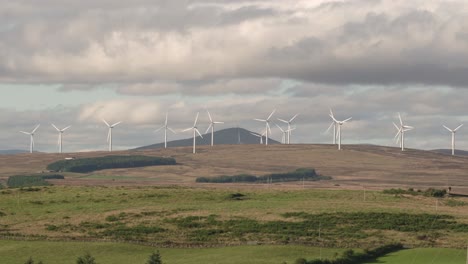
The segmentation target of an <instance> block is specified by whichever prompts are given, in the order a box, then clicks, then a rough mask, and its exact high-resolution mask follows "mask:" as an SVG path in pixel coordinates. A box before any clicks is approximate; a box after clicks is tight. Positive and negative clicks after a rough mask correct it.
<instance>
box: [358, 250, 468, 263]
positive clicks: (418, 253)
mask: <svg viewBox="0 0 468 264" xmlns="http://www.w3.org/2000/svg"><path fill="white" fill-rule="evenodd" d="M466 258H467V256H466V250H457V249H446V248H417V249H407V250H401V251H398V252H395V253H391V254H388V255H387V256H385V257H382V258H379V259H378V260H377V261H374V262H367V263H366V264H371V263H372V264H373V263H381V264H465V263H467V262H466V261H467V260H466Z"/></svg>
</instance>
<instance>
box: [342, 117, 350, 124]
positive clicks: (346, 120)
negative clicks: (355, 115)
mask: <svg viewBox="0 0 468 264" xmlns="http://www.w3.org/2000/svg"><path fill="white" fill-rule="evenodd" d="M351 119H352V117H350V118H348V119H345V120H343V121H341V122H342V123H345V122H348V121H349V120H351Z"/></svg>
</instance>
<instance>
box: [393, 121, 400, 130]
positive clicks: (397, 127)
mask: <svg viewBox="0 0 468 264" xmlns="http://www.w3.org/2000/svg"><path fill="white" fill-rule="evenodd" d="M393 125H394V126H395V128H396V129H397V130H400V127H399V126H397V124H395V122H393Z"/></svg>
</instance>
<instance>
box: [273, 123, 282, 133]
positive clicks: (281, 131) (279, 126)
mask: <svg viewBox="0 0 468 264" xmlns="http://www.w3.org/2000/svg"><path fill="white" fill-rule="evenodd" d="M275 125H276V126H277V127H278V128H279V129H280V130H281V132H283V133H284V130H283V129H282V128H281V127H280V126H278V124H275Z"/></svg>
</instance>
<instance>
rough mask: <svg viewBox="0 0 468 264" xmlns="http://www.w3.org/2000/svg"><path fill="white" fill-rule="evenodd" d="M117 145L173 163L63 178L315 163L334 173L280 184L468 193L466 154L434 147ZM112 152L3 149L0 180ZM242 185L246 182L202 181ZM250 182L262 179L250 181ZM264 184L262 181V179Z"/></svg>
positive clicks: (228, 171)
mask: <svg viewBox="0 0 468 264" xmlns="http://www.w3.org/2000/svg"><path fill="white" fill-rule="evenodd" d="M197 152H198V153H197V154H195V155H193V154H192V153H191V147H177V148H169V149H154V150H140V151H115V152H112V155H132V154H138V155H148V156H169V157H174V158H175V159H176V160H177V163H178V164H177V165H175V166H153V167H143V168H131V169H112V170H103V171H97V172H93V173H88V174H77V173H65V177H66V179H65V180H55V181H53V183H54V184H57V185H189V186H193V185H196V184H195V179H196V178H197V177H202V176H203V177H210V176H219V175H235V174H241V173H248V174H253V175H257V176H260V175H265V174H269V173H276V172H289V171H293V170H295V169H297V168H314V169H316V170H317V172H318V173H319V174H321V175H326V176H331V177H332V178H333V179H332V180H329V181H320V182H306V183H304V184H303V183H297V182H295V183H284V184H280V185H279V184H276V187H281V188H304V187H306V188H330V189H362V188H365V189H376V190H379V189H388V188H404V189H406V188H415V189H416V188H417V189H426V188H430V187H433V188H446V187H448V186H451V187H452V192H453V193H458V194H464V195H468V157H463V156H450V155H444V154H439V153H436V152H431V151H423V150H414V149H407V150H406V151H404V152H402V151H400V150H399V149H398V148H393V147H382V146H373V145H346V146H344V149H343V150H342V151H338V150H336V147H335V146H333V145H325V144H323V145H309V144H307V145H306V144H298V145H269V146H264V145H217V146H214V147H210V146H200V147H197ZM106 155H110V153H109V152H80V153H68V154H46V153H34V154H18V155H0V164H1V166H0V181H3V182H4V181H6V179H7V178H8V177H9V176H11V175H19V174H31V173H40V172H43V171H45V170H46V166H47V165H48V164H49V163H52V162H54V161H57V160H61V159H64V158H65V157H71V156H73V157H76V158H89V157H101V156H106ZM201 185H203V186H205V187H207V186H217V187H238V186H239V185H245V184H201ZM249 186H254V187H255V186H260V185H258V184H257V185H256V184H253V185H252V184H249ZM262 188H263V187H262Z"/></svg>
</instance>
